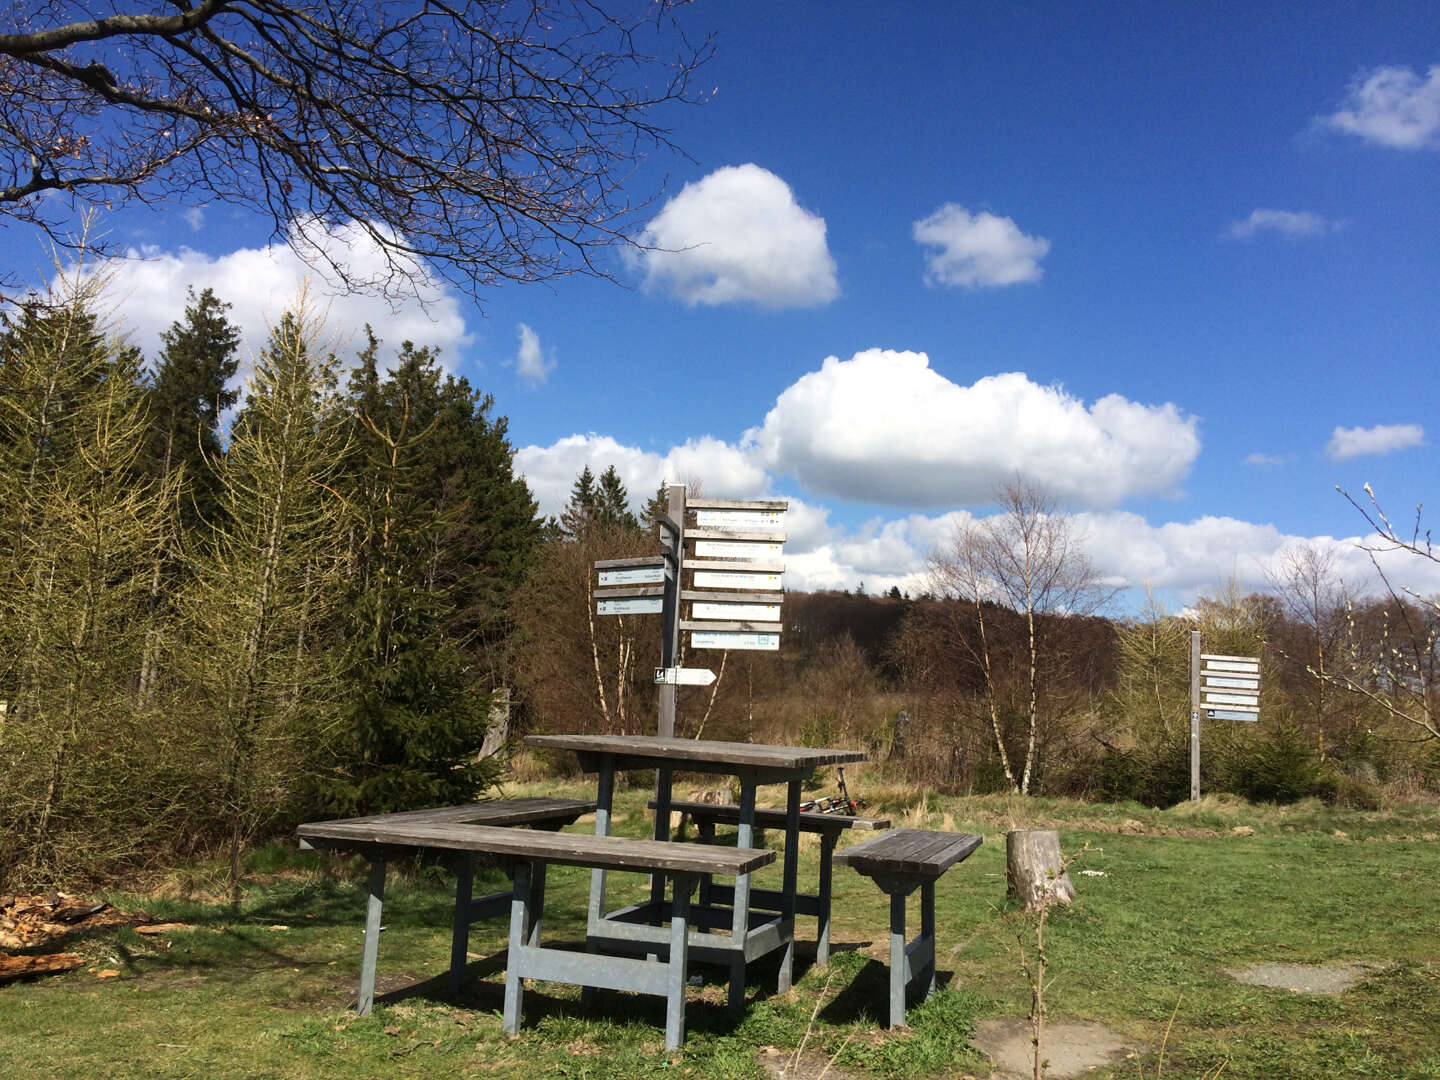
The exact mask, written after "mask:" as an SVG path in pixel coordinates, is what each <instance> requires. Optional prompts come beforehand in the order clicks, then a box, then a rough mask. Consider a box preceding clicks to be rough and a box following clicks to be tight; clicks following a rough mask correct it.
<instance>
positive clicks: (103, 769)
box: [0, 275, 175, 885]
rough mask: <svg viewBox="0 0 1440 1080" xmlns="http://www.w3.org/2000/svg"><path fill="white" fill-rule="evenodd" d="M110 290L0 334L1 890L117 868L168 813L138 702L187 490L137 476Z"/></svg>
mask: <svg viewBox="0 0 1440 1080" xmlns="http://www.w3.org/2000/svg"><path fill="white" fill-rule="evenodd" d="M102 285H103V282H102V281H100V280H99V279H96V278H93V277H92V278H88V279H86V278H83V277H81V276H79V275H75V276H73V277H70V278H69V279H68V280H65V281H62V284H61V285H60V286H59V288H60V289H61V290H62V292H61V294H60V295H58V296H54V297H51V298H49V299H48V301H47V302H46V303H45V304H43V305H41V304H37V305H33V306H30V307H27V308H25V309H24V310H22V311H20V312H19V313H18V315H17V317H16V318H15V319H14V320H13V322H12V323H10V325H8V326H7V328H6V332H5V333H4V335H3V338H0V520H4V521H5V523H6V531H7V541H8V542H7V543H6V544H4V545H0V700H4V701H6V702H7V711H6V714H5V717H4V720H3V722H0V760H3V761H4V763H5V764H4V768H3V769H0V806H4V807H5V812H4V813H3V814H0V878H3V876H4V874H5V872H6V871H7V870H10V869H14V868H15V867H17V866H18V867H19V868H20V869H21V871H22V872H23V874H24V876H25V878H26V880H27V882H28V883H30V884H38V883H40V882H51V883H53V882H55V881H57V880H63V879H64V878H65V877H67V876H69V875H73V874H95V873H99V872H102V869H103V868H104V867H105V866H106V865H107V863H109V862H110V861H111V860H114V859H117V858H122V857H125V856H128V855H129V854H130V853H132V852H133V851H135V850H136V846H137V845H143V844H144V842H145V838H146V835H147V832H148V831H149V830H153V829H155V828H157V827H158V826H159V825H160V823H161V820H162V818H163V817H164V809H163V800H164V798H165V797H166V793H160V794H159V796H158V800H157V801H158V803H159V804H158V805H157V801H149V800H152V799H156V797H157V792H156V789H155V785H153V784H151V783H148V782H147V777H148V778H151V779H153V775H154V773H155V772H158V771H160V769H161V768H163V766H162V765H158V764H156V761H157V759H159V758H163V756H164V755H162V754H158V753H157V752H156V747H157V745H158V743H159V741H160V740H163V738H164V735H165V730H164V729H163V728H160V727H158V726H156V725H153V724H149V723H146V722H145V720H144V718H142V717H140V716H137V715H136V714H135V712H134V711H132V709H131V708H130V707H129V695H128V694H127V692H126V691H127V690H128V688H129V686H130V685H131V683H132V680H133V678H134V672H135V669H136V664H137V656H138V652H139V648H140V643H141V641H142V640H143V639H144V637H145V635H146V631H147V624H148V611H147V605H146V604H145V602H144V601H145V596H146V586H147V582H148V577H147V575H146V574H145V573H144V568H145V567H146V566H148V565H149V563H150V561H151V560H152V559H153V558H154V557H155V554H156V549H157V547H158V546H159V544H160V543H161V541H162V537H163V534H164V529H165V523H166V521H167V519H168V517H169V515H170V513H171V512H172V508H173V504H174V494H175V492H174V486H173V485H170V484H164V483H158V482H149V481H146V480H145V479H144V478H143V477H141V476H138V475H137V469H138V457H139V448H140V446H141V445H142V443H143V436H144V431H145V423H146V416H145V402H144V388H143V386H142V385H141V381H140V364H139V356H138V353H137V352H136V351H135V350H134V349H132V348H129V347H126V346H124V345H123V344H120V343H117V342H113V341H110V340H107V337H106V335H105V333H104V332H103V330H102V329H101V327H100V325H99V320H98V319H97V317H96V316H95V314H94V311H93V304H94V302H95V298H96V296H97V295H98V293H99V290H100V288H101V287H102ZM3 884H4V883H3V881H0V885H3Z"/></svg>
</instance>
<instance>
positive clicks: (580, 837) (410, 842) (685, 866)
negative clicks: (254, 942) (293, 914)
mask: <svg viewBox="0 0 1440 1080" xmlns="http://www.w3.org/2000/svg"><path fill="white" fill-rule="evenodd" d="M296 831H297V833H298V834H299V835H300V837H301V838H302V839H304V840H306V841H308V842H309V843H310V844H311V845H312V846H314V847H322V846H323V847H338V848H345V847H357V846H358V847H405V848H429V849H435V850H440V851H462V852H485V853H487V854H491V855H497V856H501V857H507V858H514V859H525V860H531V861H536V862H545V863H559V864H561V865H566V866H586V867H590V868H592V869H603V870H637V871H650V872H656V873H665V874H672V873H685V874H704V873H710V874H727V875H728V874H744V873H749V872H750V871H752V870H755V869H757V868H758V867H761V866H765V865H766V864H768V863H771V862H774V861H775V852H773V851H766V850H762V849H759V848H712V847H705V848H700V847H697V846H696V845H695V844H679V843H674V842H672V841H669V840H635V839H631V838H629V837H623V836H595V835H592V834H588V833H552V832H535V831H531V830H521V829H511V828H505V827H502V826H495V825H466V824H460V825H455V824H448V823H439V824H435V823H426V822H423V821H422V822H418V823H417V822H411V821H395V820H393V819H391V820H386V821H370V822H366V821H358V822H324V821H322V822H316V823H314V824H310V825H301V826H300V827H299V829H297V830H296Z"/></svg>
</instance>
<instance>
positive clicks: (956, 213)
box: [912, 203, 1050, 289]
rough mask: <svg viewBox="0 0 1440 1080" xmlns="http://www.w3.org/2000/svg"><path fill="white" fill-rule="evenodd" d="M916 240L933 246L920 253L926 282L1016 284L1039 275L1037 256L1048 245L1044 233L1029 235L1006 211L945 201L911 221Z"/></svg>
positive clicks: (973, 285)
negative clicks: (974, 210)
mask: <svg viewBox="0 0 1440 1080" xmlns="http://www.w3.org/2000/svg"><path fill="white" fill-rule="evenodd" d="M912 232H913V235H914V237H915V241H916V243H918V244H921V245H922V246H924V247H927V248H933V249H934V250H932V251H928V252H926V254H925V281H926V282H927V283H928V284H931V285H961V286H964V287H965V288H971V289H973V288H978V287H980V286H986V285H1016V284H1019V283H1021V282H1025V281H1039V280H1040V278H1041V275H1043V274H1044V273H1045V271H1044V270H1043V269H1042V268H1041V266H1040V260H1041V259H1043V258H1044V257H1045V256H1046V255H1047V254H1048V253H1049V251H1050V241H1049V240H1046V239H1045V238H1044V237H1043V236H1028V235H1026V234H1025V233H1023V232H1021V231H1020V227H1019V226H1018V225H1016V224H1015V222H1014V221H1012V220H1011V219H1010V218H1008V217H997V216H996V215H995V214H992V213H990V212H988V211H983V210H982V211H981V212H980V213H978V214H972V213H970V211H969V210H967V209H965V207H963V206H957V205H956V204H955V203H946V204H945V205H943V206H941V207H940V208H939V209H938V210H936V211H935V212H934V213H933V214H931V215H930V216H929V217H927V218H923V219H921V220H920V221H917V222H915V225H914V227H913V230H912Z"/></svg>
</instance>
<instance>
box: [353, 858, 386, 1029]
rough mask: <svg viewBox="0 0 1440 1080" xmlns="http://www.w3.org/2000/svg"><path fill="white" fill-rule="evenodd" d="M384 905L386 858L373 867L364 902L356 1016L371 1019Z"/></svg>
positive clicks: (379, 860) (378, 859) (380, 859)
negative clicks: (381, 916) (363, 935)
mask: <svg viewBox="0 0 1440 1080" xmlns="http://www.w3.org/2000/svg"><path fill="white" fill-rule="evenodd" d="M384 903H385V856H383V855H377V856H376V857H375V859H374V861H372V862H371V863H370V887H369V896H368V897H367V898H366V901H365V946H364V950H363V951H362V953H361V957H360V993H359V996H358V997H357V998H356V999H355V1015H357V1016H369V1015H370V1013H371V1011H372V1010H373V1009H374V1008H375V962H376V960H377V959H378V957H379V955H380V910H381V908H382V907H383V906H384Z"/></svg>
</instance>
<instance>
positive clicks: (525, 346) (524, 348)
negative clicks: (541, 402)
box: [515, 323, 555, 386]
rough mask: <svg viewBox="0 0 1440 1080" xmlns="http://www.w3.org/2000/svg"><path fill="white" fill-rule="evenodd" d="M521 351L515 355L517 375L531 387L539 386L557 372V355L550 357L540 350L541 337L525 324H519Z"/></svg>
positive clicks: (552, 353) (552, 354)
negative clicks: (552, 373) (551, 373)
mask: <svg viewBox="0 0 1440 1080" xmlns="http://www.w3.org/2000/svg"><path fill="white" fill-rule="evenodd" d="M519 331H520V350H519V352H517V353H516V354H515V374H517V375H519V376H520V378H521V379H522V380H523V381H525V382H527V383H529V384H530V385H531V386H539V385H540V384H541V383H543V382H544V381H545V380H546V379H547V378H549V377H550V372H552V371H554V370H555V354H554V352H553V351H552V352H551V354H550V355H549V356H546V355H545V350H543V349H542V348H540V335H539V334H537V333H536V332H535V331H534V330H532V329H530V327H528V326H526V325H525V324H524V323H520V324H519Z"/></svg>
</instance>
